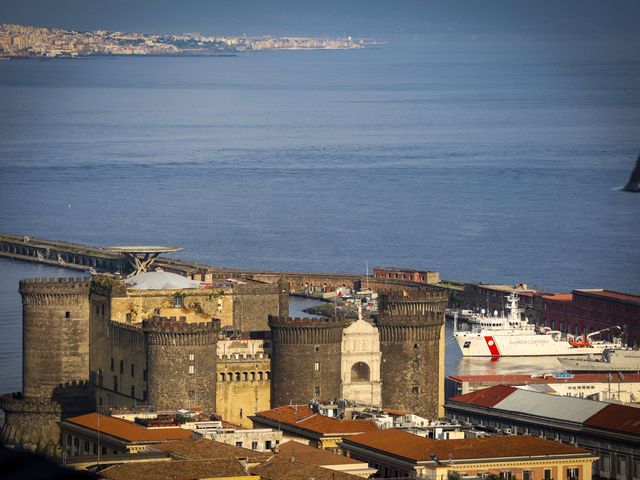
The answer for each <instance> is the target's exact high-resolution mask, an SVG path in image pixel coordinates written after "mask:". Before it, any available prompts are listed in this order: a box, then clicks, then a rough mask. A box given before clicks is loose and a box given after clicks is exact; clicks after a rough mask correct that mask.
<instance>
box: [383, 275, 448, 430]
mask: <svg viewBox="0 0 640 480" xmlns="http://www.w3.org/2000/svg"><path fill="white" fill-rule="evenodd" d="M447 300H448V296H447V293H446V292H445V291H443V290H440V289H438V288H435V287H413V288H408V287H407V288H405V289H398V288H395V289H390V290H388V291H383V292H382V294H381V295H380V297H379V309H380V310H379V311H380V314H379V315H378V317H377V319H376V326H377V327H378V330H379V331H380V350H381V352H382V369H381V374H382V384H383V388H382V404H383V406H385V407H390V408H397V409H402V410H407V411H410V412H413V413H416V414H417V415H421V416H424V417H427V418H437V417H439V416H442V415H443V413H444V412H443V406H442V404H443V401H444V312H445V308H446V305H447Z"/></svg>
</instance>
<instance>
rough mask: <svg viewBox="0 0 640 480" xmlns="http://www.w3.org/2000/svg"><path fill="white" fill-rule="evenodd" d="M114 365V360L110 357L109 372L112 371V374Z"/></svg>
mask: <svg viewBox="0 0 640 480" xmlns="http://www.w3.org/2000/svg"><path fill="white" fill-rule="evenodd" d="M114 363H115V362H114V360H113V357H111V371H112V372H113V368H114Z"/></svg>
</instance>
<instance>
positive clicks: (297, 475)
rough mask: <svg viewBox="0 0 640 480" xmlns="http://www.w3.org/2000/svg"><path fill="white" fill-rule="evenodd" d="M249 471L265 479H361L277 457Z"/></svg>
mask: <svg viewBox="0 0 640 480" xmlns="http://www.w3.org/2000/svg"><path fill="white" fill-rule="evenodd" d="M251 473H253V474H254V475H259V476H260V478H262V479H265V480H276V479H277V480H302V479H315V480H362V477H358V476H356V475H351V474H348V473H344V472H340V471H337V470H330V469H328V468H324V467H320V466H318V465H312V464H310V463H302V462H298V461H296V462H291V460H290V459H287V458H279V457H273V458H271V459H270V460H268V461H266V462H263V463H261V464H260V465H256V466H255V467H252V468H251Z"/></svg>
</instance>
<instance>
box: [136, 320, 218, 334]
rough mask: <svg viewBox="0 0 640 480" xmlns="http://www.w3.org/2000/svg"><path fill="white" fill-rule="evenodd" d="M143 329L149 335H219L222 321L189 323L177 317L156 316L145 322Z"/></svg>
mask: <svg viewBox="0 0 640 480" xmlns="http://www.w3.org/2000/svg"><path fill="white" fill-rule="evenodd" d="M142 329H143V330H144V331H145V332H149V333H151V332H158V333H177V334H189V333H212V332H214V333H217V332H218V330H220V320H218V319H217V318H213V319H211V321H210V322H197V323H187V322H185V321H180V320H176V318H175V317H159V316H155V317H152V318H150V319H149V320H143V321H142Z"/></svg>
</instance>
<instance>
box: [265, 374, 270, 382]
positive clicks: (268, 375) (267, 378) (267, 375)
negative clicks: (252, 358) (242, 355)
mask: <svg viewBox="0 0 640 480" xmlns="http://www.w3.org/2000/svg"><path fill="white" fill-rule="evenodd" d="M265 377H266V378H265V379H266V380H269V379H270V378H271V372H265Z"/></svg>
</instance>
